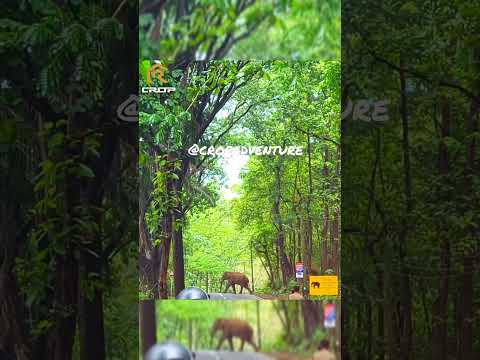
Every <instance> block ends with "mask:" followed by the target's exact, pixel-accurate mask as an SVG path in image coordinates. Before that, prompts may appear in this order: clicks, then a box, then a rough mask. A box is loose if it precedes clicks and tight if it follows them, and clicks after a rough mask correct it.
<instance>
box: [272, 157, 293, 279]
mask: <svg viewBox="0 0 480 360" xmlns="http://www.w3.org/2000/svg"><path fill="white" fill-rule="evenodd" d="M275 182H276V191H275V192H276V194H275V203H274V205H273V216H274V219H275V225H276V226H277V230H278V234H277V247H278V255H279V258H280V270H281V273H282V280H283V286H285V287H287V285H288V281H289V280H290V279H291V278H292V277H293V269H292V264H291V262H290V260H289V259H288V256H287V254H286V252H285V225H284V224H283V220H282V215H281V211H280V201H281V170H280V165H279V164H277V166H276V167H275Z"/></svg>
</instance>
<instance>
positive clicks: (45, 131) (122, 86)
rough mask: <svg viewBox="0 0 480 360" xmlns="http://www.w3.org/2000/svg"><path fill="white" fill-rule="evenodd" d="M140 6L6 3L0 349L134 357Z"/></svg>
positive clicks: (1, 77) (0, 111)
mask: <svg viewBox="0 0 480 360" xmlns="http://www.w3.org/2000/svg"><path fill="white" fill-rule="evenodd" d="M135 3H136V2H132V1H131V2H125V1H102V2H84V1H68V2H66V1H43V0H42V1H40V0H38V1H37V0H31V1H2V3H1V4H0V13H1V19H0V29H1V31H0V33H1V35H0V48H1V50H0V57H1V61H2V70H1V72H0V82H1V95H2V96H0V124H1V127H0V130H1V131H0V133H1V137H0V149H1V150H0V199H1V200H0V226H1V231H0V324H1V325H0V358H1V359H15V360H36V359H38V360H43V359H49V360H70V359H79V360H86V359H96V360H103V359H107V358H108V359H132V358H133V357H135V356H137V353H138V350H137V349H138V341H137V339H138V332H137V326H138V325H137V324H138V318H137V306H138V304H137V300H138V291H137V289H138V280H137V278H138V275H137V274H138V271H137V269H136V267H137V259H138V250H137V249H138V224H137V223H136V220H137V215H136V214H137V211H138V195H137V193H138V190H137V180H138V176H137V165H136V164H137V158H138V130H137V125H136V124H131V123H126V122H120V121H119V119H118V118H117V116H116V110H117V108H118V107H119V105H120V104H121V103H122V102H123V101H124V100H125V99H126V98H127V97H128V96H129V95H130V94H133V93H135V92H136V90H137V88H138V76H137V73H136V71H135V70H134V69H136V68H137V62H138V60H137V49H138V42H137V39H138V34H137V27H138V11H136V5H135ZM118 54H125V55H124V56H122V57H118Z"/></svg>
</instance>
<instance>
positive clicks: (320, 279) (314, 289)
mask: <svg viewBox="0 0 480 360" xmlns="http://www.w3.org/2000/svg"><path fill="white" fill-rule="evenodd" d="M309 294H310V295H317V296H338V276H336V275H321V276H310V292H309Z"/></svg>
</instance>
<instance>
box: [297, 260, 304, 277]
mask: <svg viewBox="0 0 480 360" xmlns="http://www.w3.org/2000/svg"><path fill="white" fill-rule="evenodd" d="M304 273H305V268H304V266H303V263H302V262H297V263H296V264H295V278H297V279H303V274H304Z"/></svg>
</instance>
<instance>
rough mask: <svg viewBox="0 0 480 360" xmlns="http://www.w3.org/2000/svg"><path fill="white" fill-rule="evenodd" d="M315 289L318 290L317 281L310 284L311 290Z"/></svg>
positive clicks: (318, 284)
mask: <svg viewBox="0 0 480 360" xmlns="http://www.w3.org/2000/svg"><path fill="white" fill-rule="evenodd" d="M315 288H317V289H318V288H320V283H319V282H318V281H314V282H312V289H315Z"/></svg>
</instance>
